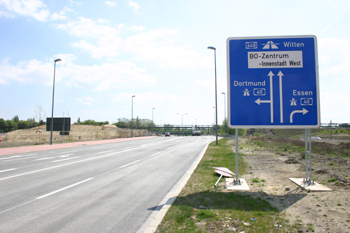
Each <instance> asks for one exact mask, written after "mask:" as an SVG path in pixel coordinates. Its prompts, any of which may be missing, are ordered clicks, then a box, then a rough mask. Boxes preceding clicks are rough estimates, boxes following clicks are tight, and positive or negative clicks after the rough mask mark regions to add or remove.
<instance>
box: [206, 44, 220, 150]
mask: <svg viewBox="0 0 350 233" xmlns="http://www.w3.org/2000/svg"><path fill="white" fill-rule="evenodd" d="M208 49H211V50H214V64H215V112H216V113H215V115H216V117H215V131H216V145H218V101H217V84H216V48H215V47H212V46H209V47H208Z"/></svg>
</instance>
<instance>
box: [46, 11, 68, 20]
mask: <svg viewBox="0 0 350 233" xmlns="http://www.w3.org/2000/svg"><path fill="white" fill-rule="evenodd" d="M50 19H51V20H54V21H55V20H60V19H61V20H65V19H67V16H65V15H61V14H58V13H56V12H55V13H53V14H52V15H51V16H50Z"/></svg>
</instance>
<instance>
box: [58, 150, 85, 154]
mask: <svg viewBox="0 0 350 233" xmlns="http://www.w3.org/2000/svg"><path fill="white" fill-rule="evenodd" d="M77 151H81V150H70V151H64V152H60V153H62V154H63V153H72V152H77Z"/></svg>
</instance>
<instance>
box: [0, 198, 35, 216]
mask: <svg viewBox="0 0 350 233" xmlns="http://www.w3.org/2000/svg"><path fill="white" fill-rule="evenodd" d="M33 201H35V199H34V200H31V201H27V202H24V203H22V204H20V205H17V206H14V207H12V208H10V209H7V210H3V211H1V212H0V214H3V213H5V212H7V211H10V210H13V209H16V208H18V207H21V206H24V205H26V204H29V203H31V202H33Z"/></svg>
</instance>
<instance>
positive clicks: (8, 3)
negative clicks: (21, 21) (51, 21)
mask: <svg viewBox="0 0 350 233" xmlns="http://www.w3.org/2000/svg"><path fill="white" fill-rule="evenodd" d="M0 6H2V9H0V16H4V17H8V18H13V17H15V16H16V15H21V16H29V17H33V18H34V19H36V20H38V21H45V20H46V19H47V18H48V17H49V15H50V12H49V10H47V9H46V5H45V4H44V3H43V2H42V1H40V0H0Z"/></svg>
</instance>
